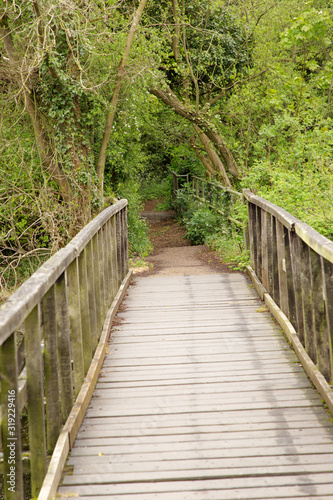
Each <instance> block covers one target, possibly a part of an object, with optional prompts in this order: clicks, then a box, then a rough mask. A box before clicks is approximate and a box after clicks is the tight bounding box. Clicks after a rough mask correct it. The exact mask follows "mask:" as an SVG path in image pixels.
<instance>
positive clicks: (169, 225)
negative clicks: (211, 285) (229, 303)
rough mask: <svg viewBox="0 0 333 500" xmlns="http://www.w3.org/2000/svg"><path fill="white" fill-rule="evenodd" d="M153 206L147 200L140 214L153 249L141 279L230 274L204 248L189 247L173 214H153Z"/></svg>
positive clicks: (226, 268)
mask: <svg viewBox="0 0 333 500" xmlns="http://www.w3.org/2000/svg"><path fill="white" fill-rule="evenodd" d="M157 205H158V200H150V201H148V202H146V204H145V207H144V211H143V212H142V216H143V217H144V218H145V219H146V220H147V223H148V225H149V229H150V240H151V242H152V245H153V247H154V251H153V253H152V254H151V255H150V256H149V257H148V258H147V259H146V261H147V262H148V263H150V264H152V265H153V267H152V268H151V269H150V270H149V271H145V275H157V274H158V275H164V276H172V275H182V276H189V275H192V274H211V273H212V272H218V273H232V272H233V271H232V270H231V269H230V268H229V267H228V266H227V265H226V264H223V263H222V262H221V261H220V259H219V257H218V256H217V254H216V252H212V251H210V250H209V248H208V247H207V245H196V246H192V245H191V242H190V240H189V239H188V238H186V229H185V228H184V227H182V226H181V225H180V224H179V223H178V222H177V220H176V218H175V212H173V211H171V210H168V211H156V206H157Z"/></svg>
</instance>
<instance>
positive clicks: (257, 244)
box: [255, 206, 262, 280]
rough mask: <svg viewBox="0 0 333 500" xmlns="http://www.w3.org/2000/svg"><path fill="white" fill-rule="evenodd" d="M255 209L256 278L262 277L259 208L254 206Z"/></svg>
mask: <svg viewBox="0 0 333 500" xmlns="http://www.w3.org/2000/svg"><path fill="white" fill-rule="evenodd" d="M255 209H256V227H255V233H256V246H257V255H256V257H257V264H256V273H257V276H258V278H259V279H260V280H261V279H262V241H261V208H260V207H258V206H257V207H255Z"/></svg>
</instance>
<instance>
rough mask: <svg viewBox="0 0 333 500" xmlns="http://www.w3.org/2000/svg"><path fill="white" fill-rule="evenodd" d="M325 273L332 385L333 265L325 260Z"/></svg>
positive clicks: (332, 378)
mask: <svg viewBox="0 0 333 500" xmlns="http://www.w3.org/2000/svg"><path fill="white" fill-rule="evenodd" d="M323 273H324V298H325V306H326V307H325V310H326V321H327V331H328V347H329V352H330V354H329V363H330V377H329V378H330V380H329V381H330V383H331V384H332V383H333V301H332V297H333V264H332V263H331V262H329V261H327V260H326V259H323Z"/></svg>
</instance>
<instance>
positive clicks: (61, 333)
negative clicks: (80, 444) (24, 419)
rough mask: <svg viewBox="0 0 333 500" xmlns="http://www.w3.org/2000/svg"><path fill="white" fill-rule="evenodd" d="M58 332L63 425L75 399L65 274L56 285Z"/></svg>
mask: <svg viewBox="0 0 333 500" xmlns="http://www.w3.org/2000/svg"><path fill="white" fill-rule="evenodd" d="M54 287H55V301H56V315H57V332H58V348H59V351H58V352H59V389H60V404H61V416H62V423H65V422H66V419H67V417H68V415H69V413H70V411H71V408H72V405H73V398H74V390H73V389H74V381H73V374H72V355H71V347H70V318H69V304H68V296H67V286H66V278H65V273H63V274H62V275H61V276H59V278H58V279H57V281H56V283H55V285H54Z"/></svg>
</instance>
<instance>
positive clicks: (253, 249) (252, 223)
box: [247, 202, 257, 272]
mask: <svg viewBox="0 0 333 500" xmlns="http://www.w3.org/2000/svg"><path fill="white" fill-rule="evenodd" d="M247 209H248V218H249V222H248V225H249V240H250V256H251V265H252V267H253V269H254V271H255V272H257V269H256V265H257V238H256V229H255V228H256V207H255V205H253V203H250V202H248V205H247Z"/></svg>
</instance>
